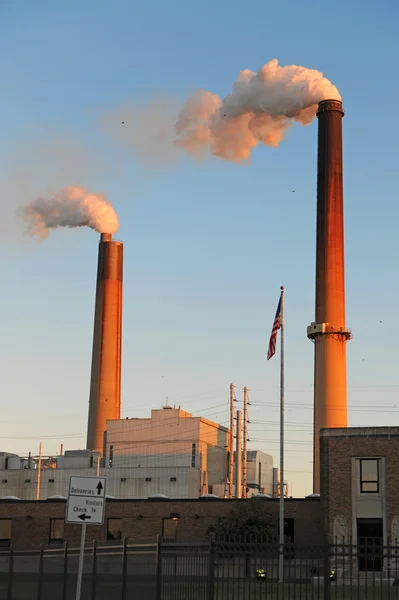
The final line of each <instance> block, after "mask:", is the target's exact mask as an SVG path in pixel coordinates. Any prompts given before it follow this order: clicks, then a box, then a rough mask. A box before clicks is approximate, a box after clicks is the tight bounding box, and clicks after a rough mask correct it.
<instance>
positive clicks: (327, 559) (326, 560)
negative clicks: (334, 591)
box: [324, 538, 331, 600]
mask: <svg viewBox="0 0 399 600" xmlns="http://www.w3.org/2000/svg"><path fill="white" fill-rule="evenodd" d="M330 589H331V586H330V547H329V543H328V538H327V539H326V541H325V544H324V600H330Z"/></svg>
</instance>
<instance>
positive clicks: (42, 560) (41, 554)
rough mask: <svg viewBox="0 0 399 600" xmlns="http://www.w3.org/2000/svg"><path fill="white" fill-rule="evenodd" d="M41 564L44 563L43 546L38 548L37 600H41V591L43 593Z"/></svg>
mask: <svg viewBox="0 0 399 600" xmlns="http://www.w3.org/2000/svg"><path fill="white" fill-rule="evenodd" d="M43 562H44V548H43V544H42V545H41V546H40V556H39V581H38V584H37V600H42V591H43V566H44V565H43Z"/></svg>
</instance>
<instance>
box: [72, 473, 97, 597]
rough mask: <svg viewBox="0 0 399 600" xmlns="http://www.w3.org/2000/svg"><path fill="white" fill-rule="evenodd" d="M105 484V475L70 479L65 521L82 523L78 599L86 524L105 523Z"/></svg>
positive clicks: (79, 587)
mask: <svg viewBox="0 0 399 600" xmlns="http://www.w3.org/2000/svg"><path fill="white" fill-rule="evenodd" d="M105 484H106V479H105V477H71V479H70V481H69V492H68V503H67V509H66V515H65V522H66V523H70V524H73V525H82V534H81V537H80V552H79V567H78V580H77V584H76V600H80V593H81V589H82V575H83V560H84V553H85V542H86V525H102V524H103V523H104V512H105Z"/></svg>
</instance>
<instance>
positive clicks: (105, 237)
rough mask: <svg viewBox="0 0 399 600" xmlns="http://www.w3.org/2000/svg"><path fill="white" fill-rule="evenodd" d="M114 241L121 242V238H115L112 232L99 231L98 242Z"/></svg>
mask: <svg viewBox="0 0 399 600" xmlns="http://www.w3.org/2000/svg"><path fill="white" fill-rule="evenodd" d="M104 242H105V243H110V242H111V243H115V244H123V241H122V240H118V239H117V238H114V237H112V233H101V234H100V242H99V243H100V244H102V243H104Z"/></svg>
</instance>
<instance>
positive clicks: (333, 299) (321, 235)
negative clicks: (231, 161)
mask: <svg viewBox="0 0 399 600" xmlns="http://www.w3.org/2000/svg"><path fill="white" fill-rule="evenodd" d="M343 116H344V111H343V108H342V102H341V101H339V100H323V101H322V102H320V103H319V107H318V112H317V117H318V119H319V127H318V130H319V132H318V158H317V242H316V320H315V322H314V323H312V324H311V325H310V326H309V327H308V338H309V339H311V340H312V341H314V343H315V366H314V442H313V452H314V454H313V491H314V493H320V441H319V439H320V429H323V428H325V427H347V424H348V411H347V400H346V342H347V340H348V339H350V337H351V334H350V333H349V331H348V330H347V328H346V319H345V259H344V199H343V173H342V171H343V168H342V118H343Z"/></svg>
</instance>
